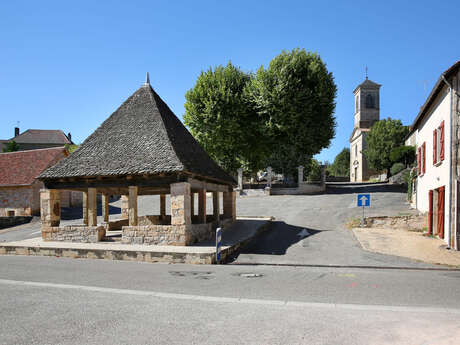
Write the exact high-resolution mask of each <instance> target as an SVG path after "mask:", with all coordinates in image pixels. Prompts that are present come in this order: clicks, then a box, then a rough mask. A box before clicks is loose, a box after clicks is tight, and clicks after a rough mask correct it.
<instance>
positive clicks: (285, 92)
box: [248, 49, 337, 174]
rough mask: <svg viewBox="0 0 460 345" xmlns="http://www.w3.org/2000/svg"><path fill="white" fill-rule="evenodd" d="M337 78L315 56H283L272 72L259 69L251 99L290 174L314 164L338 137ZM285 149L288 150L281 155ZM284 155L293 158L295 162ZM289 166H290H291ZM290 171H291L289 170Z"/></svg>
mask: <svg viewBox="0 0 460 345" xmlns="http://www.w3.org/2000/svg"><path fill="white" fill-rule="evenodd" d="M336 92H337V87H336V85H335V83H334V78H333V76H332V73H331V72H329V71H328V70H327V68H326V65H325V64H324V62H323V61H322V60H321V58H320V56H319V55H317V54H316V53H310V52H306V51H305V49H294V50H292V51H290V52H286V51H283V52H281V54H280V55H278V56H277V57H275V58H274V59H273V60H272V61H271V62H270V65H269V67H268V69H264V67H263V66H262V67H260V69H259V70H258V71H257V73H256V75H255V78H254V79H252V80H251V84H250V85H249V87H248V97H249V98H250V100H251V102H252V104H253V105H254V108H255V109H256V110H257V113H258V114H259V117H260V119H261V122H262V125H263V129H264V140H265V145H266V146H267V147H268V148H269V152H271V153H272V155H271V156H270V157H269V160H271V161H273V160H276V159H279V158H281V159H283V161H281V162H279V164H280V165H282V166H283V167H284V170H285V172H287V173H292V174H294V173H295V172H294V171H293V170H292V168H291V167H297V166H298V165H300V164H304V162H305V161H309V160H310V159H311V157H312V156H313V155H315V154H317V153H319V152H320V151H321V150H322V149H323V148H325V147H328V146H329V144H330V142H331V139H332V138H333V137H334V135H335V126H336V123H335V117H334V110H335V101H334V100H335V96H336ZM280 148H284V149H285V150H288V151H289V153H288V152H287V151H284V152H285V154H284V155H283V154H282V152H281V154H280V152H279V151H280ZM285 156H289V157H292V159H293V161H292V160H291V161H290V163H288V162H286V159H284V158H285ZM286 164H289V166H287V165H286ZM286 170H287V171H286Z"/></svg>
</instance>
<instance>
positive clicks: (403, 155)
mask: <svg viewBox="0 0 460 345" xmlns="http://www.w3.org/2000/svg"><path fill="white" fill-rule="evenodd" d="M415 156H416V154H415V147H414V146H400V147H397V148H395V149H393V150H392V151H391V152H390V160H391V162H392V163H403V164H404V165H405V166H406V167H407V166H409V165H410V164H412V163H413V162H414V161H415Z"/></svg>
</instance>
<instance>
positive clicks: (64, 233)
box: [42, 225, 105, 243]
mask: <svg viewBox="0 0 460 345" xmlns="http://www.w3.org/2000/svg"><path fill="white" fill-rule="evenodd" d="M104 236H105V227H104V226H103V225H99V226H85V225H66V226H52V227H44V228H42V238H43V240H44V241H63V242H80V243H96V242H99V241H100V240H102V238H103V237H104Z"/></svg>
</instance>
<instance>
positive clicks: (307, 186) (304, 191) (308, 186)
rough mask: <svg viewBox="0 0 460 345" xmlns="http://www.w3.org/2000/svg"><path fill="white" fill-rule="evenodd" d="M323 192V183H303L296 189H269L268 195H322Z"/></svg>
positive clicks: (324, 186) (324, 185)
mask: <svg viewBox="0 0 460 345" xmlns="http://www.w3.org/2000/svg"><path fill="white" fill-rule="evenodd" d="M325 190H326V184H324V183H309V182H303V183H301V184H300V186H299V187H297V188H271V189H270V195H309V194H319V193H323V192H324V191H325Z"/></svg>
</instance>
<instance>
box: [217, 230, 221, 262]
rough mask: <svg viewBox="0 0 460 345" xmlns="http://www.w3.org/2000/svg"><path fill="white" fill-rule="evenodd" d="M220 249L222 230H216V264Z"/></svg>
mask: <svg viewBox="0 0 460 345" xmlns="http://www.w3.org/2000/svg"><path fill="white" fill-rule="evenodd" d="M221 247H222V228H217V229H216V263H217V264H219V263H220V248H221Z"/></svg>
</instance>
